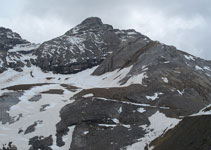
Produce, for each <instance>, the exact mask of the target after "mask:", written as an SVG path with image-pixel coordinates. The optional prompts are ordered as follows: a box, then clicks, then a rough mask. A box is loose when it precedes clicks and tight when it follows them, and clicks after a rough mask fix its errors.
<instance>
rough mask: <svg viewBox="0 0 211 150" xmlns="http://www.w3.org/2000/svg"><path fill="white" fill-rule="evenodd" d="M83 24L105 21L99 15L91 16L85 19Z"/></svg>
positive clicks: (95, 23)
mask: <svg viewBox="0 0 211 150" xmlns="http://www.w3.org/2000/svg"><path fill="white" fill-rule="evenodd" d="M81 25H87V26H92V25H103V22H102V20H101V19H100V18H98V17H89V18H87V19H85V20H84V21H82V22H81Z"/></svg>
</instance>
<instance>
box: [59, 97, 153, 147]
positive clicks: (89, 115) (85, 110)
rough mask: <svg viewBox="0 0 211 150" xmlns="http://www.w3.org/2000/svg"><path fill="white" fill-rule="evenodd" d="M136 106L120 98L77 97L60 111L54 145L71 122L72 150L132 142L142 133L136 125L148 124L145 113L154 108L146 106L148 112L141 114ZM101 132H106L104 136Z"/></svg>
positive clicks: (150, 111)
mask: <svg viewBox="0 0 211 150" xmlns="http://www.w3.org/2000/svg"><path fill="white" fill-rule="evenodd" d="M138 108H139V106H136V105H132V104H126V103H122V102H121V101H109V100H102V99H99V98H87V99H83V98H82V99H78V100H77V101H76V102H74V103H73V104H69V105H67V106H65V107H64V108H63V109H62V110H61V118H62V120H61V121H60V122H59V123H58V124H57V144H58V145H59V146H62V145H63V144H64V142H63V141H62V136H63V135H65V134H66V133H67V132H68V126H72V125H76V127H75V130H74V133H73V140H72V144H71V147H70V149H71V150H82V149H90V150H91V149H93V150H97V149H99V148H101V149H103V150H109V149H119V148H121V147H124V146H127V145H129V144H132V143H133V142H134V140H135V139H139V138H141V137H143V135H144V133H145V132H144V131H143V129H142V128H140V127H138V126H140V125H143V124H147V123H149V122H148V119H147V116H148V115H150V113H153V112H154V111H155V110H154V109H153V108H152V109H150V108H149V112H148V113H147V114H141V115H140V113H139V112H138V111H134V110H137V109H138ZM102 135H106V138H103V136H102ZM102 145H104V147H102ZM105 145H107V146H105Z"/></svg>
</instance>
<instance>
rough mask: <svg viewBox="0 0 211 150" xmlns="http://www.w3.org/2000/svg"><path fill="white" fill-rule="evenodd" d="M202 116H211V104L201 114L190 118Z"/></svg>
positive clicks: (198, 113)
mask: <svg viewBox="0 0 211 150" xmlns="http://www.w3.org/2000/svg"><path fill="white" fill-rule="evenodd" d="M201 115H211V104H210V105H208V106H206V107H205V108H203V109H201V110H200V111H199V112H197V113H195V114H192V115H190V116H201Z"/></svg>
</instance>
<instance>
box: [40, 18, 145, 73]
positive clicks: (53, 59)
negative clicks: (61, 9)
mask: <svg viewBox="0 0 211 150" xmlns="http://www.w3.org/2000/svg"><path fill="white" fill-rule="evenodd" d="M137 38H143V39H145V38H146V39H148V38H147V37H145V36H143V35H141V34H140V33H138V32H135V31H134V30H117V29H113V27H112V26H110V25H107V24H103V23H102V21H101V20H100V19H99V18H95V17H92V18H88V19H86V20H84V21H83V22H82V23H81V24H79V25H77V26H76V27H74V28H73V29H71V30H69V31H68V32H66V33H65V34H64V35H62V36H60V37H57V38H55V39H52V40H50V41H47V42H44V43H43V44H42V45H41V46H40V47H39V49H38V51H37V52H36V55H37V60H38V61H37V62H38V66H40V67H41V68H42V69H43V70H45V71H53V72H55V73H63V74H67V73H76V72H79V71H81V70H84V69H87V68H90V67H92V66H95V65H98V64H100V63H101V62H102V61H103V60H104V59H105V58H106V57H107V56H108V55H109V54H110V53H112V52H114V51H116V50H118V49H120V48H121V47H123V46H124V45H126V43H129V42H130V41H134V40H136V39H137Z"/></svg>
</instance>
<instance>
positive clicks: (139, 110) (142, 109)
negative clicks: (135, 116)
mask: <svg viewBox="0 0 211 150" xmlns="http://www.w3.org/2000/svg"><path fill="white" fill-rule="evenodd" d="M137 111H138V112H140V113H143V112H145V111H146V110H145V109H144V108H142V107H140V108H138V109H137Z"/></svg>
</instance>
